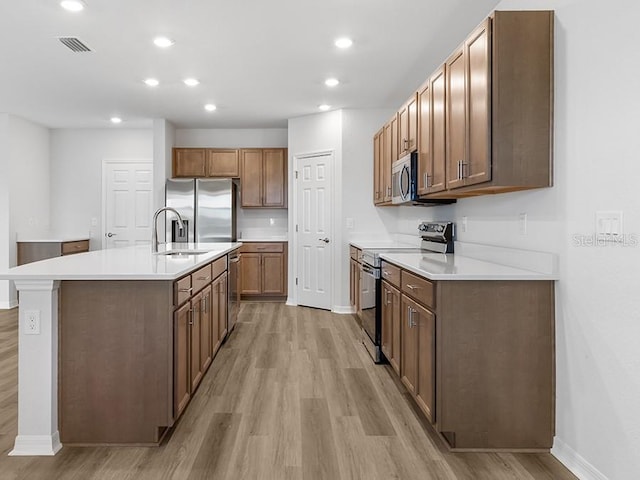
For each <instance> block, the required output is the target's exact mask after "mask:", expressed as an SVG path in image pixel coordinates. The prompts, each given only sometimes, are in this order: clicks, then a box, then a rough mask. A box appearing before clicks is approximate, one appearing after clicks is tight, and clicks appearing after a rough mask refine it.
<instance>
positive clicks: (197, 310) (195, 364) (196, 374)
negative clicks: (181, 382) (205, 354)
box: [189, 293, 203, 392]
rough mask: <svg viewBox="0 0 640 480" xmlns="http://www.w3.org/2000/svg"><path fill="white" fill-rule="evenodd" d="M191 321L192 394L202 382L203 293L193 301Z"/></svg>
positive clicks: (190, 376)
mask: <svg viewBox="0 0 640 480" xmlns="http://www.w3.org/2000/svg"><path fill="white" fill-rule="evenodd" d="M191 310H192V312H191V321H190V323H189V336H190V347H191V359H190V362H189V374H190V375H189V379H190V381H191V392H194V391H195V389H196V388H198V385H199V384H200V380H202V373H203V372H202V364H201V363H200V345H201V344H200V337H201V335H202V334H201V331H202V293H199V294H198V295H195V296H194V297H193V298H192V299H191Z"/></svg>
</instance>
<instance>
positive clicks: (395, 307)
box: [388, 287, 402, 375]
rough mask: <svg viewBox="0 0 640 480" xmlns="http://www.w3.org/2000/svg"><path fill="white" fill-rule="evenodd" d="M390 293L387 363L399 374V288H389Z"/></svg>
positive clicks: (400, 351)
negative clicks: (389, 337)
mask: <svg viewBox="0 0 640 480" xmlns="http://www.w3.org/2000/svg"><path fill="white" fill-rule="evenodd" d="M389 292H390V295H389V300H390V301H391V333H392V338H391V358H389V359H388V360H389V363H390V364H391V366H392V367H393V369H394V370H395V371H396V373H397V374H398V375H400V369H401V367H402V350H401V348H400V346H401V335H402V330H401V325H400V324H401V322H402V312H401V311H400V309H401V308H402V307H401V305H400V290H398V289H396V288H393V287H391V288H390V289H389Z"/></svg>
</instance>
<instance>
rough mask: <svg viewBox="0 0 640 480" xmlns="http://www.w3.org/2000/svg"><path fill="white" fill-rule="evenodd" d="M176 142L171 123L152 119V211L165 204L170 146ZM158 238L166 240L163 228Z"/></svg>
mask: <svg viewBox="0 0 640 480" xmlns="http://www.w3.org/2000/svg"><path fill="white" fill-rule="evenodd" d="M175 142H176V129H175V127H174V126H173V124H172V123H171V122H169V121H167V120H165V119H164V118H156V119H154V120H153V192H154V193H153V197H154V204H153V209H154V211H155V210H157V209H158V208H160V207H163V206H164V205H165V184H166V179H167V178H171V168H172V162H171V155H172V148H173V145H174V144H175ZM165 220H166V219H165V213H164V212H163V213H162V214H161V218H160V219H159V220H158V224H159V225H163V224H164V222H165ZM158 240H159V241H160V242H164V241H165V240H166V232H165V229H164V228H159V229H158Z"/></svg>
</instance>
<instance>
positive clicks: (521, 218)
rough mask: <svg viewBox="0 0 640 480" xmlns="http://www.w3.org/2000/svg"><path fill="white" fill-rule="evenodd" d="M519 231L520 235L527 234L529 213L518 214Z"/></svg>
mask: <svg viewBox="0 0 640 480" xmlns="http://www.w3.org/2000/svg"><path fill="white" fill-rule="evenodd" d="M518 233H519V234H520V235H526V234H527V214H526V213H521V214H520V215H518Z"/></svg>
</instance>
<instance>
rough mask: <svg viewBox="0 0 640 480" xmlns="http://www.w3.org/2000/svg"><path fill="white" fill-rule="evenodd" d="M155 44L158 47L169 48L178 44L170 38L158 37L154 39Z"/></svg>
mask: <svg viewBox="0 0 640 480" xmlns="http://www.w3.org/2000/svg"><path fill="white" fill-rule="evenodd" d="M153 43H155V45H156V46H157V47H160V48H168V47H170V46H171V45H173V44H174V43H176V42H175V41H174V40H171V39H170V38H168V37H156V38H154V39H153Z"/></svg>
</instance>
